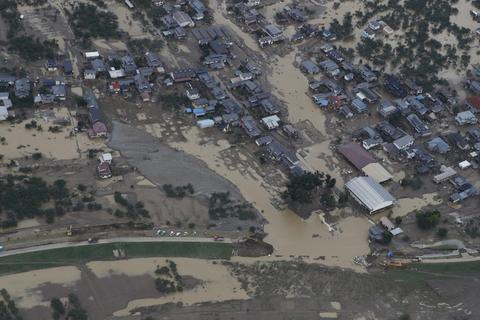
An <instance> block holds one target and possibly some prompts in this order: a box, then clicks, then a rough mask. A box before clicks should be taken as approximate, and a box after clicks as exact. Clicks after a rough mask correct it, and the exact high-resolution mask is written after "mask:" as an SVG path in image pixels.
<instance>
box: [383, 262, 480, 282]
mask: <svg viewBox="0 0 480 320" xmlns="http://www.w3.org/2000/svg"><path fill="white" fill-rule="evenodd" d="M383 277H386V278H389V279H391V280H400V281H421V280H430V279H444V278H471V279H480V261H471V262H451V263H414V264H412V265H411V266H410V268H409V269H407V270H395V271H388V272H386V273H385V274H383Z"/></svg>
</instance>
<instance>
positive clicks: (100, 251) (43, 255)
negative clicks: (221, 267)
mask: <svg viewBox="0 0 480 320" xmlns="http://www.w3.org/2000/svg"><path fill="white" fill-rule="evenodd" d="M114 249H123V250H124V251H125V257H126V258H141V257H182V258H200V259H230V257H231V254H232V246H231V244H228V243H201V242H128V243H114V244H111V243H108V244H95V245H85V246H80V247H69V248H61V249H50V250H44V251H39V252H31V253H23V254H18V255H13V256H7V257H0V275H2V274H10V273H18V272H25V271H30V270H36V269H45V268H51V267H58V266H65V265H75V264H78V263H84V262H88V261H94V260H113V259H114V256H113V252H112V251H113V250H114Z"/></svg>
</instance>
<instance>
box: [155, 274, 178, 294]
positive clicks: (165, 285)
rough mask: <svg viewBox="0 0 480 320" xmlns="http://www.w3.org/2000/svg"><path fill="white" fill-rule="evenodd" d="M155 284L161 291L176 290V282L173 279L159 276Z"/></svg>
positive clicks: (166, 292)
mask: <svg viewBox="0 0 480 320" xmlns="http://www.w3.org/2000/svg"><path fill="white" fill-rule="evenodd" d="M155 286H156V288H157V290H158V291H159V292H161V293H165V294H168V293H172V292H175V283H174V282H173V281H171V280H167V279H161V278H158V279H156V280H155Z"/></svg>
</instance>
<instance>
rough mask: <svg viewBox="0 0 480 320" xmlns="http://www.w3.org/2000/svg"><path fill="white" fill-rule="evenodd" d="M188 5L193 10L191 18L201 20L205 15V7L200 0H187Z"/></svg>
mask: <svg viewBox="0 0 480 320" xmlns="http://www.w3.org/2000/svg"><path fill="white" fill-rule="evenodd" d="M188 5H189V6H190V8H191V9H192V10H193V11H194V12H195V14H194V15H193V19H195V20H202V19H203V18H204V17H205V12H206V11H207V8H206V7H205V5H204V4H203V3H202V1H200V0H188Z"/></svg>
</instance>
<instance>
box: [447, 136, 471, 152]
mask: <svg viewBox="0 0 480 320" xmlns="http://www.w3.org/2000/svg"><path fill="white" fill-rule="evenodd" d="M447 139H448V141H449V142H450V143H451V144H452V145H454V146H456V147H457V148H458V149H460V150H469V149H470V145H469V144H468V141H467V139H465V137H464V136H463V135H462V134H461V133H459V132H453V133H449V134H448V135H447Z"/></svg>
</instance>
